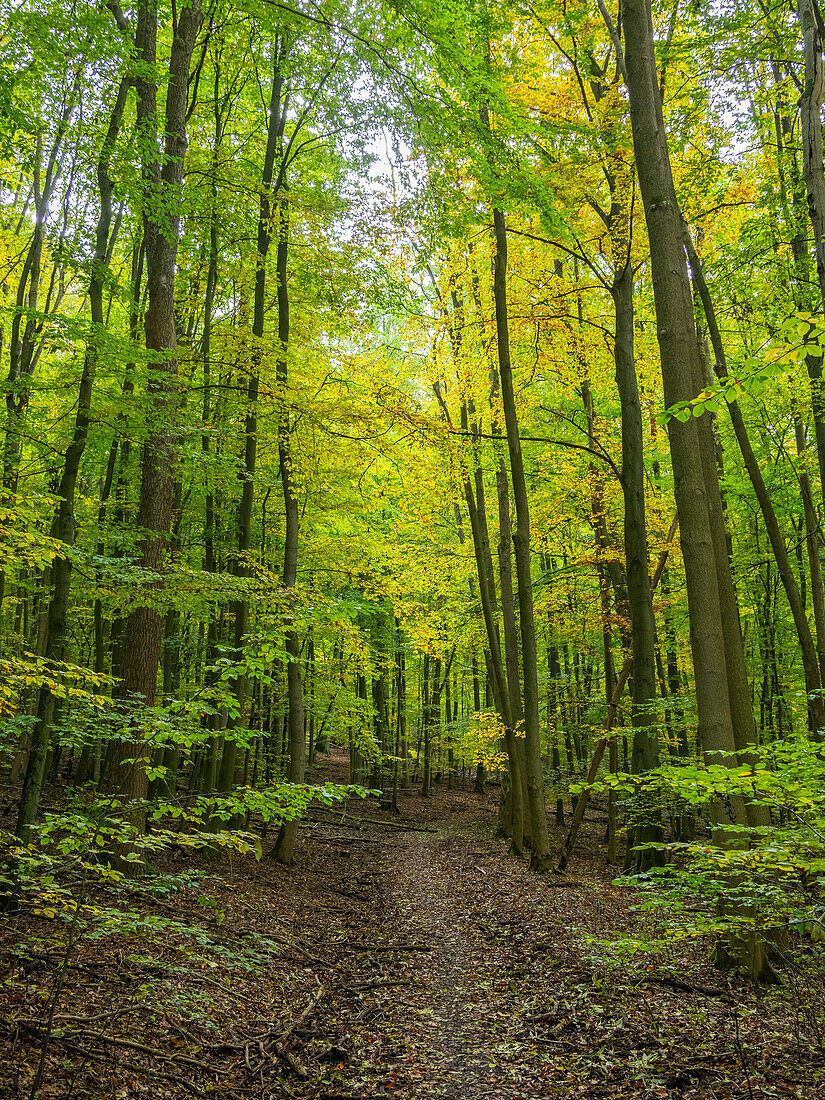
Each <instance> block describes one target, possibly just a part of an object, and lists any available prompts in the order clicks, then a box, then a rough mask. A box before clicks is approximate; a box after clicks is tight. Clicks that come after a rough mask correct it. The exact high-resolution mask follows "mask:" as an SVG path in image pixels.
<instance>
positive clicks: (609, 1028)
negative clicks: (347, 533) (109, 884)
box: [0, 758, 825, 1100]
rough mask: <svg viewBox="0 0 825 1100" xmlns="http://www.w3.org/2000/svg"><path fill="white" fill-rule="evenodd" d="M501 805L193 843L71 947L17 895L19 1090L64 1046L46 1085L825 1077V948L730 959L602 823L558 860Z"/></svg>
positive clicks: (722, 1085) (509, 1096)
mask: <svg viewBox="0 0 825 1100" xmlns="http://www.w3.org/2000/svg"><path fill="white" fill-rule="evenodd" d="M341 764H342V760H341V759H340V758H339V759H337V760H333V761H332V762H331V764H330V763H328V764H327V766H326V770H325V771H324V770H322V771H321V773H320V774H319V773H316V777H315V778H319V779H328V778H338V776H337V775H336V774H335V773H336V771H338V770H339V768H340V766H341ZM496 802H497V790H496V789H495V788H491V789H489V790H488V792H487V793H486V794H485V795H484V796H483V797H481V796H479V795H476V794H473V793H472V792H470V791H445V790H437V792H436V794H435V796H434V797H433V798H431V799H428V800H422V799H421V797H420V795H419V794H418V793H406V794H401V795H400V797H399V808H400V811H401V812H400V815H398V816H395V815H391V814H385V813H381V812H380V811H379V810H378V809H377V808H376V806H375V805H374V804H372V803H364V802H361V801H360V800H352V801H351V802H350V803H349V807H348V809H349V811H350V813H351V815H352V816H348V817H347V818H346V823H347V825H348V826H349V827H346V826H345V825H343V824H342V823H341V821H342V815H341V810H340V809H337V810H336V811H334V812H333V811H331V810H325V811H323V812H322V811H318V812H315V813H313V816H314V817H316V818H318V819H319V820H318V821H317V822H316V823H313V824H310V825H308V826H306V827H304V828H302V831H301V834H300V840H299V842H298V845H297V857H298V861H297V863H296V867H295V868H294V869H292V870H288V869H286V868H283V867H281V866H279V865H277V864H275V863H274V862H273V861H271V860H269V859H267V858H266V857H264V859H263V860H262V861H261V862H259V863H256V862H255V861H254V859H252V858H251V857H250V858H239V857H237V856H234V857H232V858H230V857H229V856H228V855H224V856H223V857H222V859H221V861H220V862H209V861H206V860H195V859H193V858H192V856H191V855H187V854H185V853H183V854H181V855H180V856H179V857H178V858H177V859H176V861H175V862H174V863H170V864H169V865H168V866H165V867H164V868H163V872H164V873H163V874H159V875H156V876H146V877H144V878H142V879H137V880H133V881H132V883H131V884H130V885H129V886H128V887H127V889H128V897H127V900H128V902H129V906H130V908H131V909H132V911H133V912H134V922H133V928H132V929H131V930H129V931H128V932H127V931H122V930H121V931H117V932H115V933H111V934H108V935H102V934H101V930H100V927H99V921H98V922H97V924H96V925H90V926H89V927H88V928H86V929H78V927H77V926H75V928H76V932H77V933H78V934H77V937H76V942H75V943H74V944H73V945H72V946H71V948H70V950H68V951H67V927H66V925H65V923H64V922H63V921H62V920H61V919H60V918H53V919H48V918H46V917H33V916H32V915H31V913H29V914H26V915H24V914H22V913H20V914H17V915H7V916H5V917H3V918H2V919H0V1097H3V1098H6V1097H13V1098H29V1097H30V1096H31V1095H32V1081H33V1079H34V1074H35V1070H36V1067H37V1065H38V1062H39V1060H40V1059H41V1057H42V1058H43V1072H42V1079H41V1080H42V1085H41V1087H40V1089H39V1091H38V1093H37V1096H39V1097H40V1098H41V1100H50V1098H55V1100H57V1098H60V1100H69V1098H72V1100H75V1098H76V1100H82V1098H91V1097H94V1098H96V1100H100V1098H112V1100H115V1098H126V1097H152V1098H155V1097H157V1098H161V1097H163V1098H167V1097H168V1098H174V1100H178V1098H181V1100H182V1098H183V1097H188V1096H198V1097H216V1098H217V1097H220V1098H223V1097H226V1098H236V1100H238V1098H241V1097H243V1098H256V1100H265V1098H270V1097H272V1098H275V1097H293V1098H295V1100H310V1098H312V1100H350V1098H356V1097H360V1098H362V1100H367V1098H377V1097H389V1098H395V1100H414V1098H420V1100H430V1098H436V1097H439V1098H445V1100H446V1098H455V1100H458V1098H461V1100H482V1098H484V1100H521V1098H525V1100H527V1098H532V1097H551V1098H562V1097H576V1098H580V1100H597V1098H622V1097H639V1098H650V1100H653V1098H663V1100H664V1098H674V1100H675V1098H685V1100H687V1098H690V1100H710V1098H716V1100H737V1098H747V1100H763V1098H765V1097H788V1096H792V1097H801V1098H804V1100H817V1098H818V1100H822V1098H825V967H823V961H822V959H821V958H820V957H819V956H818V955H815V954H811V952H812V951H813V950H814V949H812V948H810V947H808V948H807V949H806V950H807V952H808V953H807V954H802V955H801V956H800V957H801V958H802V959H803V960H805V961H806V965H805V966H802V967H800V968H795V969H794V970H793V971H790V972H786V974H785V980H784V982H783V985H782V986H781V987H779V988H772V989H767V990H764V989H754V988H752V987H750V986H748V985H747V984H746V983H743V982H742V981H740V980H739V979H738V978H736V977H732V976H731V975H727V974H726V975H720V974H719V973H718V972H716V971H714V970H713V969H712V967H711V966H710V964H709V963H708V961H707V944H706V943H703V942H698V943H692V944H690V945H688V946H686V945H685V944H684V942H682V943H679V944H672V943H671V944H669V943H668V936H667V930H666V929H662V928H660V927H656V925H655V923H654V920H653V918H651V917H649V916H646V915H645V914H644V913H643V912H640V911H639V910H638V908H637V906H638V903H639V895H638V893H636V892H635V891H634V890H633V889H631V888H630V887H626V886H616V885H613V882H612V880H613V878H614V872H612V871H611V870H610V869H609V868H605V867H604V865H603V860H602V857H601V856H600V855H599V854H598V851H597V841H598V839H599V835H598V834H599V832H600V831H601V830H602V829H603V827H604V826H603V822H602V821H601V820H599V819H595V820H594V821H593V822H592V823H591V824H590V825H589V826H588V827H587V828H586V829H585V831H584V837H583V839H584V852H583V853H582V854H580V855H579V856H577V857H576V858H575V859H574V861H573V862H572V864H571V868H570V873H569V875H568V876H566V877H558V876H546V877H539V876H535V875H532V874H531V873H530V872H529V870H528V869H527V867H526V866H525V865H524V864H523V863H521V862H518V861H516V860H514V859H512V858H511V857H509V856H507V855H506V854H505V851H504V847H503V845H502V842H501V841H498V840H495V839H494V838H493V824H494V822H495V812H496ZM358 816H360V817H364V818H373V819H375V820H379V821H382V822H383V823H384V824H382V825H376V824H366V825H364V826H362V827H361V828H360V829H358V828H353V827H352V826H353V824H354V818H355V817H358ZM562 835H563V834H562V831H561V830H557V835H556V836H555V838H554V841H555V843H556V844H559V843H560V842H561V839H562ZM271 839H272V838H271V837H270V838H268V840H269V842H270V843H271ZM265 847H266V843H265ZM95 901H96V903H97V904H98V905H99V906H100V907H101V908H103V907H104V906H105V905H106V904H111V903H112V899H111V898H110V899H109V900H108V901H107V900H106V896H105V895H104V894H103V893H101V895H100V896H99V897H96V898H95ZM122 901H123V899H121V904H122ZM636 938H649V939H651V940H652V942H654V944H657V945H658V951H657V953H655V954H652V955H651V954H649V953H645V952H634V950H633V943H634V942H635V939H636ZM622 945H625V947H624V949H623V947H622ZM817 975H818V977H817ZM56 983H57V984H56ZM57 988H59V990H60V992H59V996H58V997H57V998H55V997H54V996H53V994H54V991H55V990H56V989H57ZM51 1006H53V1009H52V1008H51ZM50 1010H52V1011H53V1021H52V1028H51V1032H50V1035H49V1041H48V1043H47V1044H44V1034H45V1033H46V1031H47V1028H46V1023H47V1021H48V1019H49V1013H50Z"/></svg>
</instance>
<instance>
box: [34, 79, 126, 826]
mask: <svg viewBox="0 0 825 1100" xmlns="http://www.w3.org/2000/svg"><path fill="white" fill-rule="evenodd" d="M130 87H131V80H130V79H129V77H125V76H124V77H123V78H122V79H121V81H120V85H119V87H118V91H117V95H116V97H115V104H114V107H113V108H112V113H111V116H110V118H109V127H108V130H107V132H106V137H105V138H104V141H103V146H102V148H101V151H100V156H99V158H98V163H97V183H98V194H99V199H100V211H99V214H98V221H97V229H96V233H95V251H94V257H93V260H92V276H91V279H90V280H89V312H90V320H91V329H92V331H91V333H90V335H89V338H88V340H87V343H86V354H85V358H84V361H83V372H82V375H81V378H80V388H79V391H78V398H77V413H76V414H75V426H74V433H73V436H72V440H71V442H70V444H69V447H68V449H67V451H66V456H65V459H64V463H63V473H62V476H61V478H60V485H59V488H58V492H57V495H58V496H59V497H60V504H59V506H58V509H57V514H56V515H55V519H54V523H53V526H52V534H53V536H54V537H56V538H58V539H60V541H61V543H62V544H63V546H65V547H66V548H69V547H71V546H73V545H74V541H75V526H76V525H75V497H76V490H77V479H78V475H79V473H80V463H81V459H82V458H83V452H84V451H85V449H86V440H87V438H88V435H89V423H90V421H91V414H92V394H93V387H94V382H95V375H96V371H97V365H98V360H99V357H100V347H101V343H102V340H101V337H102V333H103V329H104V327H105V319H104V313H103V291H104V285H105V277H106V270H107V267H108V261H109V256H110V248H111V245H110V240H109V234H110V229H111V223H112V180H111V177H110V176H109V163H110V160H111V156H112V152H113V151H114V148H115V144H116V143H117V139H118V135H119V133H120V127H121V123H122V121H123V112H124V110H125V108H126V100H127V98H128V95H129V88H130ZM112 243H113V242H112ZM71 574H72V561H71V557H70V556H69V555H68V554H65V555H63V556H61V557H58V558H56V559H55V561H54V563H53V565H52V585H53V587H52V596H51V601H50V603H49V610H48V622H47V641H46V643H45V646H44V655H45V657H46V660H47V661H50V662H51V661H54V662H60V661H62V660H63V657H64V652H65V642H66V616H67V614H68V608H69V591H70V588H71ZM56 705H57V700H56V697H55V696H54V695H53V694H52V692H51V691H50V689H49V688H48V687H46V686H43V687H41V689H40V692H39V698H38V707H37V724H36V726H35V728H34V734H33V737H32V746H31V751H30V753H29V757H28V762H27V766H26V774H25V776H24V779H23V789H22V792H21V796H20V805H19V810H18V815H17V835H18V836H20V837H21V838H24V839H25V838H26V837H27V836H28V833H29V831H30V828H31V826H32V824H33V822H34V819H35V816H36V814H37V810H38V806H39V804H40V792H41V788H42V785H43V769H44V765H45V761H46V752H47V749H48V746H49V737H50V734H51V728H52V723H53V721H54V717H55V711H56Z"/></svg>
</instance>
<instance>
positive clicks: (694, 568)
mask: <svg viewBox="0 0 825 1100" xmlns="http://www.w3.org/2000/svg"><path fill="white" fill-rule="evenodd" d="M623 18H624V31H625V37H626V42H627V50H626V51H625V55H624V66H625V78H626V81H627V86H628V92H629V96H630V119H631V127H632V132H633V148H634V152H635V156H636V167H637V171H638V175H639V187H640V190H641V194H642V200H643V203H644V209H645V220H646V222H647V230H648V238H649V241H650V253H651V268H652V275H653V295H654V302H655V306H656V322H657V337H658V341H659V352H660V358H661V368H662V380H663V383H664V397H665V403H666V405H668V406H672V405H675V404H677V403H679V402H689V401H691V400H692V399H693V398H694V397H695V396H696V394H697V392H698V388H699V387H700V386H701V378H702V363H701V358H700V352H699V344H698V340H697V334H696V329H695V326H694V321H693V303H692V299H691V287H690V280H689V278H688V272H687V261H686V257H685V250H684V245H683V240H682V218H681V212H680V210H679V204H678V200H677V197H676V190H675V187H674V184H673V177H672V174H671V168H670V157H669V153H668V147H667V138H666V135H665V128H664V118H663V115H662V102H661V95H660V91H659V85H658V80H657V73H656V57H655V51H654V36H653V20H652V17H651V12H650V3H649V0H625V4H624V6H623ZM613 33H614V35H615V31H614V32H613ZM615 44H616V48H617V53H620V50H621V46H620V44H619V42H618V40H617V36H616V41H615ZM668 437H669V440H670V452H671V459H672V463H673V473H674V480H675V492H676V505H677V509H678V512H679V529H680V541H681V546H682V556H683V559H684V565H685V579H686V582H687V595H688V611H689V616H690V633H691V651H692V654H693V665H694V672H695V680H696V702H697V709H698V715H699V736H700V740H701V744H702V747H703V749H704V753H705V758H706V759H707V760H708V762H710V763H719V764H723V765H724V766H727V767H730V766H731V761H732V757H733V753H734V749H735V748H736V745H735V740H734V724H733V717H732V713H731V698H730V685H729V681H728V670H727V659H726V645H725V624H724V623H723V621H722V613H723V612H722V605H721V600H720V583H719V575H718V566H719V558H718V553H717V550H716V548H715V545H714V517H712V516H711V508H712V507H713V508H714V509H718V508H719V507H720V503H719V500H718V499H716V498H715V497H711V494H709V492H708V482H711V483H713V482H714V481H715V483H716V488H717V494H718V479H717V475H716V467H715V460H714V464H713V467H712V468H709V467H708V464H707V462H706V461H705V455H703V443H702V439H701V437H700V426H699V424H698V422H697V420H696V418H695V417H689V418H688V419H687V420H686V421H684V422H682V421H680V420H677V419H676V418H675V417H671V418H670V420H669V421H668ZM704 450H705V451H706V448H704ZM715 518H716V519H717V520H721V516H720V517H715ZM715 818H716V823H717V824H718V825H719V826H722V825H723V824H726V823H728V822H730V823H732V824H739V825H741V824H744V823H745V810H744V805H743V804H742V801H741V799H729V800H728V805H727V806H726V807H724V808H723V807H722V806H718V807H716V808H715ZM717 835H718V839H719V842H720V843H722V844H728V843H729V838H728V836H727V835H726V834H725V833H724V832H723V831H721V829H720V830H717ZM741 947H742V960H741V961H742V964H743V965H744V966H746V967H747V969H748V970H749V972H750V973H751V975H752V976H753V977H760V976H762V975H764V974H765V973H766V971H767V970H768V969H769V963H768V961H767V956H766V953H765V950H764V945H763V944H762V943H761V941H758V940H757V939H756V937H744V938H743V940H742V942H741Z"/></svg>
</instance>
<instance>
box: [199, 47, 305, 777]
mask: <svg viewBox="0 0 825 1100" xmlns="http://www.w3.org/2000/svg"><path fill="white" fill-rule="evenodd" d="M287 50H288V44H287V40H286V39H285V38H283V39H280V40H279V39H278V38H276V40H275V44H274V46H273V70H272V85H271V90H270V96H269V118H268V125H267V134H266V148H265V150H264V163H263V170H262V172H261V194H260V199H259V214H258V240H257V246H258V247H257V255H256V267H255V304H254V307H253V314H252V338H253V344H252V349H251V355H250V365H249V373H248V377H247V383H246V395H245V396H246V417H245V424H244V429H245V431H244V456H243V466H242V469H241V473H240V478H241V501H240V505H239V506H238V553H237V557H236V559H235V564H234V573H235V575H236V576H237V577H239V578H243V577H248V576H249V575H250V571H249V564H248V556H249V551H250V548H251V546H252V509H253V505H254V501H255V469H256V466H257V461H258V393H259V390H260V367H261V358H262V346H261V344H262V340H263V336H264V323H265V320H266V259H267V256H268V254H269V246H270V243H271V241H272V208H273V205H274V206H275V210H276V213H277V210H278V190H279V187H278V186H277V185H276V188H275V193H274V194H273V186H272V177H273V174H274V168H275V161H276V157H278V156H279V154H282V144H283V136H284V127H285V126H286V110H285V108H286V102H284V75H283V65H284V62H285V61H286V56H287ZM282 179H283V171H279V173H278V184H280V183H281V181H282ZM279 249H280V241H279ZM279 303H280V298H279ZM287 324H288V319H287ZM287 333H288V329H287ZM234 611H235V654H236V660H237V661H238V663H239V666H240V667H239V669H238V675H237V679H236V680H235V696H236V698H237V721H238V722H239V723H240V724H241V725H243V724H244V715H245V710H246V704H247V699H248V697H249V674H248V673H247V672H246V670H245V669H244V667H243V657H244V647H245V645H246V639H247V635H248V634H249V601H248V600H247V599H246V598H245V597H243V596H242V597H240V598H239V599H237V600H235V605H234ZM302 722H303V717H302ZM233 725H234V722H233ZM236 765H237V741H236V740H235V738H234V737H233V735H232V732H231V730H230V731H229V732H228V734H227V736H226V738H225V740H224V746H223V757H222V759H221V771H220V779H219V786H220V789H221V791H225V792H228V791H231V790H232V788H233V787H234V785H235V769H236Z"/></svg>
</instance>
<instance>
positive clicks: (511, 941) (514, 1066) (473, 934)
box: [321, 834, 552, 1100]
mask: <svg viewBox="0 0 825 1100" xmlns="http://www.w3.org/2000/svg"><path fill="white" fill-rule="evenodd" d="M369 862H370V865H371V866H372V867H373V869H374V870H373V874H374V876H375V878H374V881H375V882H376V883H377V884H378V890H377V892H376V896H375V899H374V905H373V906H371V907H370V909H369V910H367V911H366V912H365V911H362V912H361V913H360V914H359V917H360V923H361V927H362V936H363V939H364V940H365V941H369V942H370V943H372V944H374V949H373V950H372V951H370V950H366V951H364V952H363V953H362V954H361V955H359V956H358V957H357V958H356V959H354V960H353V962H352V974H351V976H350V977H348V978H343V979H342V980H343V981H344V983H346V982H349V983H350V986H353V987H354V986H357V985H359V984H361V983H366V982H369V981H375V982H388V983H398V984H397V985H393V986H377V987H376V989H375V990H372V991H370V992H369V993H368V994H367V995H365V996H364V997H361V998H356V999H355V1000H354V1001H349V1002H346V1003H345V1004H344V1005H341V1004H339V1005H337V1006H336V1007H337V1011H338V1014H337V1021H336V1022H337V1027H338V1030H339V1031H340V1035H339V1036H338V1037H337V1038H336V1044H337V1045H339V1046H340V1047H342V1048H343V1047H344V1045H345V1044H350V1045H352V1046H353V1048H354V1049H353V1056H352V1062H351V1064H350V1065H349V1066H347V1067H345V1069H344V1070H341V1071H338V1072H339V1073H340V1074H341V1078H342V1079H348V1080H349V1082H350V1083H351V1084H352V1085H355V1083H356V1082H362V1083H366V1081H369V1082H370V1085H371V1086H372V1087H373V1088H374V1090H375V1091H374V1092H373V1093H372V1094H370V1093H367V1094H366V1095H375V1096H381V1095H396V1096H400V1095H408V1096H415V1097H420V1098H425V1097H426V1098H429V1097H439V1098H444V1100H459V1098H464V1097H466V1098H473V1100H475V1098H481V1097H486V1098H489V1100H504V1098H508V1100H509V1098H517V1097H531V1096H544V1095H552V1091H551V1090H550V1089H549V1088H548V1083H547V1081H546V1075H547V1073H548V1069H549V1066H548V1059H547V1057H546V1055H545V1056H542V1055H539V1056H538V1057H537V1056H536V1054H537V1052H536V1044H535V1043H531V1042H530V1041H529V1038H528V1036H527V1029H526V1026H525V1018H524V1001H523V999H522V998H521V997H519V996H518V994H517V989H518V986H519V985H520V980H519V979H520V978H521V977H523V976H524V952H523V950H522V948H521V945H520V943H519V940H520V936H519V926H520V925H521V923H522V920H521V918H520V917H514V916H512V915H510V913H511V911H512V908H511V906H510V905H508V904H507V900H508V899H507V898H506V897H505V894H506V893H507V889H506V886H504V884H503V883H498V884H497V874H496V872H497V867H496V863H497V862H498V860H497V859H496V858H494V857H493V858H491V855H490V853H489V852H488V851H479V850H477V845H476V847H475V849H474V848H473V847H469V848H468V845H467V842H466V838H464V839H463V840H459V839H458V838H456V837H447V838H445V837H438V836H426V837H422V836H420V835H414V834H413V835H410V836H408V837H406V838H405V839H404V840H401V841H400V842H399V841H395V842H393V843H384V844H382V845H381V846H380V849H379V850H378V851H375V850H373V852H371V855H370V860H369ZM485 865H486V866H485ZM359 878H360V880H361V881H363V873H361V874H360V876H359V875H357V876H356V879H359ZM393 948H396V950H394V949H393ZM405 948H406V949H405ZM417 948H423V949H422V950H418V949H417ZM424 949H425V950H424ZM342 1010H343V1011H342ZM342 1024H348V1025H349V1026H344V1027H342V1026H341V1025H342ZM365 1027H366V1028H367V1029H369V1030H368V1033H367V1034H365V1033H364V1029H365ZM364 1039H366V1040H367V1042H366V1044H364V1043H363V1040H364ZM363 1053H366V1054H367V1057H366V1059H364V1058H361V1057H359V1054H363ZM353 1071H355V1074H356V1076H355V1080H353ZM365 1078H366V1080H365ZM342 1083H343V1080H342ZM324 1095H325V1094H324V1093H323V1092H322V1093H321V1096H324ZM330 1095H335V1094H334V1093H330ZM362 1095H363V1094H362Z"/></svg>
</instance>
